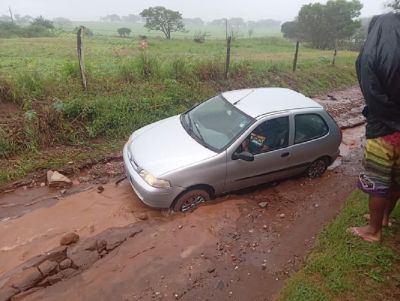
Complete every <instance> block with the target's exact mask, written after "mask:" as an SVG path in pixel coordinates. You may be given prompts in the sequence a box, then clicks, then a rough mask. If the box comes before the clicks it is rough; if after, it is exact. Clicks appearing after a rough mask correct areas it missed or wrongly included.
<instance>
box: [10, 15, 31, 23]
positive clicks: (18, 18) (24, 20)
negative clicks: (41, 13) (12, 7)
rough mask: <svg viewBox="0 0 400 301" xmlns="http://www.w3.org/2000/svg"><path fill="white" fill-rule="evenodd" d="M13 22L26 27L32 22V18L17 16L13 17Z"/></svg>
mask: <svg viewBox="0 0 400 301" xmlns="http://www.w3.org/2000/svg"><path fill="white" fill-rule="evenodd" d="M14 18H15V22H16V23H18V24H19V25H28V24H30V23H31V22H32V21H33V17H31V16H29V15H25V16H21V15H19V14H15V15H14Z"/></svg>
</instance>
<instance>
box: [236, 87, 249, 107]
mask: <svg viewBox="0 0 400 301" xmlns="http://www.w3.org/2000/svg"><path fill="white" fill-rule="evenodd" d="M253 92H254V89H253V90H251V91H250V92H249V93H247V94H246V95H245V96H243V97H242V98H240V99H239V100H237V101H236V102H234V103H233V105H234V106H236V105H237V104H238V103H239V102H241V101H242V100H243V99H245V98H246V97H247V96H249V95H250V94H251V93H253Z"/></svg>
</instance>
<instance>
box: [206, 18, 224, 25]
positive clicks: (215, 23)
mask: <svg viewBox="0 0 400 301" xmlns="http://www.w3.org/2000/svg"><path fill="white" fill-rule="evenodd" d="M225 22H226V19H215V20H212V21H211V22H210V23H209V24H210V25H212V26H222V25H223V26H225Z"/></svg>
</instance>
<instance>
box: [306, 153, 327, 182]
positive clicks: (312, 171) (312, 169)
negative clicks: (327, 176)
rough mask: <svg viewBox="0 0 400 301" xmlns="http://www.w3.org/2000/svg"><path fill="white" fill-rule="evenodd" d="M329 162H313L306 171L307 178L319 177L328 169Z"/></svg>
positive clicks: (324, 160) (324, 159) (321, 159)
mask: <svg viewBox="0 0 400 301" xmlns="http://www.w3.org/2000/svg"><path fill="white" fill-rule="evenodd" d="M328 165H329V161H328V159H327V158H320V159H318V160H315V161H314V162H313V163H311V165H310V166H309V167H308V169H307V176H308V177H309V178H311V179H315V178H319V177H321V176H322V175H323V174H324V173H325V171H326V169H327V168H328Z"/></svg>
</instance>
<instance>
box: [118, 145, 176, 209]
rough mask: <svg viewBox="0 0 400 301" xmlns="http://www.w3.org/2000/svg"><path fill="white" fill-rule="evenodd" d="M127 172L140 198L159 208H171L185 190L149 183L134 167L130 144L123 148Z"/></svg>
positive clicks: (146, 203) (150, 205)
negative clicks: (129, 156) (129, 149)
mask: <svg viewBox="0 0 400 301" xmlns="http://www.w3.org/2000/svg"><path fill="white" fill-rule="evenodd" d="M123 158H124V165H125V172H126V175H127V177H128V179H129V182H130V183H131V186H132V188H133V190H134V191H135V193H136V194H137V196H138V197H139V199H140V200H141V201H142V202H143V203H144V204H145V205H147V206H149V207H153V208H159V209H165V208H170V207H171V205H172V202H173V201H174V200H175V198H176V197H177V196H178V195H179V194H180V193H181V192H183V191H184V188H182V187H170V188H155V187H153V186H150V185H149V184H147V183H146V182H145V181H144V180H143V178H142V177H141V176H140V175H139V174H138V172H137V171H136V170H135V169H134V168H133V165H132V163H131V162H130V160H129V158H128V146H127V144H125V146H124V150H123Z"/></svg>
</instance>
